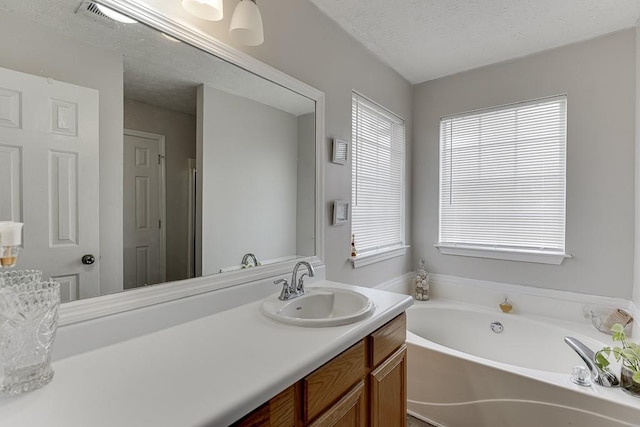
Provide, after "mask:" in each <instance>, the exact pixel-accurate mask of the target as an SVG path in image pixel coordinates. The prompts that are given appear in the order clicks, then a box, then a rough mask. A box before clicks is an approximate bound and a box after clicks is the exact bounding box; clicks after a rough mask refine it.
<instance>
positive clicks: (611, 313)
mask: <svg viewBox="0 0 640 427" xmlns="http://www.w3.org/2000/svg"><path fill="white" fill-rule="evenodd" d="M582 314H583V315H584V318H585V319H589V320H591V324H592V325H593V327H594V328H596V329H597V330H599V331H600V332H602V333H605V334H607V335H613V332H612V331H611V328H612V327H613V325H615V324H616V323H619V324H621V325H622V327H623V328H624V332H625V334H627V336H631V328H632V326H633V316H631V314H630V313H629V312H627V311H626V310H623V309H621V308H618V309H614V308H611V307H598V306H592V305H587V306H585V307H584V308H583V309H582Z"/></svg>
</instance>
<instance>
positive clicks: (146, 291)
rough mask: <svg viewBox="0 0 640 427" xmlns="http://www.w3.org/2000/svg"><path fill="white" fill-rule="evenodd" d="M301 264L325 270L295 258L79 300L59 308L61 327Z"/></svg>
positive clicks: (315, 262) (274, 273) (282, 271)
mask: <svg viewBox="0 0 640 427" xmlns="http://www.w3.org/2000/svg"><path fill="white" fill-rule="evenodd" d="M300 260H306V261H308V262H311V264H312V265H313V266H314V267H316V268H322V265H323V264H322V262H321V261H320V259H319V258H318V257H307V258H296V259H295V260H291V261H287V262H282V263H278V264H273V265H267V266H261V267H260V268H248V269H244V270H240V271H232V272H228V273H220V274H214V275H211V276H204V277H197V278H194V279H187V280H180V281H175V282H168V283H160V284H157V285H153V286H145V287H142V288H136V289H131V290H128V291H126V292H118V293H115V294H109V295H103V296H100V297H95V298H88V299H83V300H76V301H72V302H68V303H65V304H62V305H61V306H60V319H59V321H58V326H67V325H71V324H74V323H79V322H83V321H86V320H91V319H96V318H99V317H104V316H109V315H112V314H117V313H123V312H127V311H131V310H135V309H139V308H142V307H147V306H151V305H155V304H160V303H164V302H168V301H173V300H178V299H181V298H186V297H190V296H193V295H199V294H204V293H207V292H211V291H216V290H220V289H225V288H229V287H232V286H236V285H242V284H245V283H250V282H255V281H258V280H264V279H268V278H272V277H275V276H284V275H287V274H288V275H290V274H291V271H292V270H293V267H294V265H295V264H296V263H297V262H298V261H300Z"/></svg>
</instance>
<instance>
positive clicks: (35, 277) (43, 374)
mask: <svg viewBox="0 0 640 427" xmlns="http://www.w3.org/2000/svg"><path fill="white" fill-rule="evenodd" d="M40 278H41V273H40V272H36V271H34V270H22V271H11V272H6V273H2V275H0V367H1V368H2V371H0V394H5V395H15V394H20V393H23V392H27V391H30V390H35V389H37V388H40V387H42V386H44V385H45V384H48V383H49V382H50V381H51V379H52V378H53V370H52V369H51V350H52V348H53V342H54V339H55V335H56V329H57V325H58V308H59V306H60V284H59V283H58V282H55V281H45V282H43V281H41V279H40Z"/></svg>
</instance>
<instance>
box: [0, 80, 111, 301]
mask: <svg viewBox="0 0 640 427" xmlns="http://www.w3.org/2000/svg"><path fill="white" fill-rule="evenodd" d="M0 81H2V89H0V114H1V117H0V215H1V217H0V220H4V221H18V222H24V223H25V224H26V226H25V227H24V240H23V248H24V250H23V251H22V253H21V256H20V261H19V262H20V264H21V265H23V266H32V267H34V268H35V267H37V268H38V269H40V270H42V271H43V276H45V277H51V278H53V279H55V280H57V281H58V282H60V297H61V300H62V301H63V302H67V301H72V300H75V299H79V298H88V297H92V296H98V295H100V283H99V282H100V263H99V262H96V263H94V264H92V265H83V264H82V261H81V260H82V256H83V255H84V254H87V253H96V254H97V253H99V252H100V250H99V238H98V224H99V222H98V221H99V219H98V218H99V215H98V171H99V166H98V124H99V116H98V91H96V90H94V89H89V88H86V87H81V86H77V85H72V84H68V83H62V82H58V81H54V80H52V79H45V78H43V77H39V76H34V75H31V74H27V73H20V72H17V71H13V70H8V69H5V68H0ZM79 200H82V203H80V202H79Z"/></svg>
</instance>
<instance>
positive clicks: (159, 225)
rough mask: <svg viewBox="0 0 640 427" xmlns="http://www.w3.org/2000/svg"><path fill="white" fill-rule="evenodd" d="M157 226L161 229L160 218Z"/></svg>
mask: <svg viewBox="0 0 640 427" xmlns="http://www.w3.org/2000/svg"><path fill="white" fill-rule="evenodd" d="M158 228H159V229H162V220H161V219H159V220H158Z"/></svg>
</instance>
